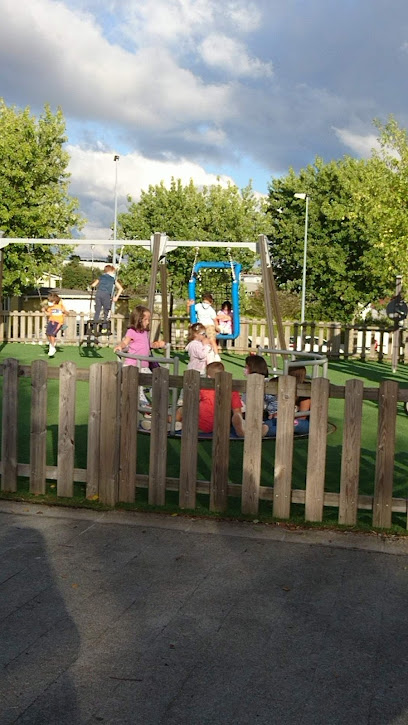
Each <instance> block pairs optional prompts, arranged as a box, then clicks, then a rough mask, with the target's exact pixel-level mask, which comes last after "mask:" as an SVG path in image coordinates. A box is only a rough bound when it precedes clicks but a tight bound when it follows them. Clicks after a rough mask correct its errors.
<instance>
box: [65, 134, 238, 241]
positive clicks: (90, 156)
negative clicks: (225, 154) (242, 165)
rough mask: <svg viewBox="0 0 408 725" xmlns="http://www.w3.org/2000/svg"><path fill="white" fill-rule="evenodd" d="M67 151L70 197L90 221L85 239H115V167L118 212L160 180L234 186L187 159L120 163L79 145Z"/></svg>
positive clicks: (123, 159)
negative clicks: (174, 179)
mask: <svg viewBox="0 0 408 725" xmlns="http://www.w3.org/2000/svg"><path fill="white" fill-rule="evenodd" d="M67 151H68V152H69V154H70V157H71V160H70V164H69V169H68V170H69V172H70V173H71V180H70V181H71V184H70V194H71V195H72V196H76V197H78V198H79V200H80V202H81V210H82V212H83V213H84V215H85V216H86V217H87V218H88V223H87V225H86V227H85V228H84V229H83V231H82V234H83V236H84V237H85V238H86V239H110V238H111V236H112V231H111V225H112V224H113V218H114V206H115V178H116V169H115V164H117V199H118V213H120V212H123V211H127V208H128V205H127V201H126V200H127V196H128V195H130V196H131V197H132V199H133V200H134V201H138V199H139V198H140V193H141V191H142V189H143V190H145V191H147V189H148V187H149V185H150V184H152V185H154V184H159V183H160V182H161V181H163V182H164V183H165V184H166V186H168V185H169V184H170V181H171V178H172V177H174V178H176V179H181V180H182V182H183V183H184V184H188V182H189V181H190V179H193V181H194V183H195V184H196V185H197V186H204V185H209V184H215V183H220V184H222V185H223V186H227V184H228V182H230V183H234V182H233V179H231V177H228V176H221V177H220V178H219V180H218V179H217V176H216V175H215V174H209V173H207V172H206V171H205V169H204V168H203V167H202V166H200V165H199V164H196V163H193V162H191V161H187V160H185V159H179V160H175V159H170V158H169V159H168V160H165V161H157V160H152V159H147V158H144V157H143V156H141V155H140V154H138V153H136V152H134V153H130V154H127V155H121V156H120V159H119V161H117V162H114V160H113V157H114V154H113V152H110V153H108V152H106V151H95V150H88V149H83V148H80V147H79V146H68V147H67Z"/></svg>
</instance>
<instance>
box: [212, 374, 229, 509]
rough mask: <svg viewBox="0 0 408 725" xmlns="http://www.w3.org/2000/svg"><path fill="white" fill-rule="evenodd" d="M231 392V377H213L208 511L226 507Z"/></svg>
mask: <svg viewBox="0 0 408 725" xmlns="http://www.w3.org/2000/svg"><path fill="white" fill-rule="evenodd" d="M231 391H232V375H231V374H230V373H226V372H225V371H224V372H221V373H217V375H216V377H215V416H214V431H213V445H212V466H211V486H210V511H225V510H226V508H227V506H228V490H227V487H228V466H229V447H230V429H231Z"/></svg>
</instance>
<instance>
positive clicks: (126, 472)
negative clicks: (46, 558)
mask: <svg viewBox="0 0 408 725" xmlns="http://www.w3.org/2000/svg"><path fill="white" fill-rule="evenodd" d="M0 373H1V374H2V376H3V395H2V400H3V417H2V451H1V464H0V472H1V489H2V490H3V491H9V492H16V491H17V477H18V476H23V477H28V478H29V486H30V491H31V493H33V494H44V493H45V492H46V480H48V481H50V480H51V481H56V486H57V495H58V496H61V497H72V496H73V493H74V482H80V481H83V482H86V496H87V498H89V499H94V498H95V497H98V498H99V500H100V501H101V502H103V503H105V504H108V505H110V506H114V505H115V504H116V503H117V502H127V503H132V502H134V501H135V496H136V487H147V488H148V500H149V503H150V504H153V505H155V506H162V505H164V503H165V498H166V491H168V490H171V491H177V492H178V503H179V506H180V508H181V509H193V510H194V508H195V507H196V496H197V493H206V494H209V510H210V511H218V512H223V511H225V510H226V509H227V505H228V496H235V497H239V498H240V499H241V510H242V512H243V513H244V514H251V515H257V513H258V510H259V501H260V500H261V499H262V500H266V501H269V502H271V510H272V512H273V516H274V517H277V518H280V519H286V518H289V516H290V513H291V505H292V504H293V503H300V504H304V507H305V519H306V520H307V521H321V520H322V517H323V509H324V506H330V507H337V508H338V521H339V523H341V524H348V525H353V524H355V523H356V519H357V510H358V509H365V510H368V511H372V522H373V526H376V527H389V526H390V525H391V515H392V512H393V511H397V512H400V513H401V512H402V513H403V514H405V516H406V514H407V499H405V498H395V497H393V473H394V449H395V432H396V419H397V402H398V401H403V402H406V401H408V389H399V386H398V384H397V383H396V382H395V381H391V380H384V381H383V382H382V383H381V385H380V387H379V388H364V387H363V383H362V381H360V380H356V379H350V380H348V381H347V382H346V385H345V387H341V386H335V385H331V384H330V383H329V381H328V380H327V379H326V378H315V379H313V380H312V381H311V382H309V383H305V384H303V385H299V386H298V390H297V392H296V387H295V386H296V381H295V378H293V377H290V376H282V377H280V378H279V381H278V382H276V381H274V382H267V383H265V381H264V378H263V377H261V376H259V375H250V376H249V377H248V379H247V380H246V381H242V380H232V377H231V375H230V374H229V373H227V372H222V373H219V374H218V375H217V377H216V379H215V381H213V380H210V379H205V378H201V377H200V375H199V373H198V372H197V371H194V370H190V371H186V372H185V373H184V376H183V378H181V377H179V376H177V377H176V376H172V375H170V373H169V370H168V369H166V368H157V369H155V370H154V371H153V373H152V376H150V375H147V374H140V373H139V371H138V369H137V368H136V367H131V366H129V367H122V366H121V365H120V364H119V363H115V362H111V363H102V364H101V363H96V364H94V365H92V366H91V367H90V368H89V370H80V369H77V367H76V365H75V364H74V363H72V362H64V363H62V365H61V366H60V367H59V368H55V367H49V366H48V365H47V362H46V361H44V360H36V361H35V362H33V363H32V365H31V366H20V365H19V364H18V361H17V360H15V359H7V360H5V362H4V363H3V364H2V365H1V366H0ZM21 377H29V378H30V379H31V413H30V421H31V423H30V459H29V463H19V462H18V428H19V419H18V410H19V407H18V396H19V378H21ZM57 378H58V379H59V423H58V448H57V450H58V453H57V465H56V466H55V465H54V466H49V465H46V436H47V381H48V380H50V379H57ZM77 381H89V416H88V427H87V463H86V468H84V469H79V468H75V467H74V461H75V458H74V455H75V398H76V395H75V392H76V384H77ZM149 384H150V385H152V418H151V420H152V427H151V433H150V459H149V468H148V474H147V475H142V474H139V473H137V470H138V441H139V436H140V435H146V434H144V433H141V431H140V430H139V428H138V412H137V411H138V401H139V395H138V386H139V385H149ZM181 385H183V388H184V404H183V417H184V420H183V430H182V434H181V437H180V441H179V442H178V443H177V445H179V450H180V473H179V477H178V478H170V477H168V476H167V471H166V466H167V446H168V441H169V439H168V435H167V415H168V404H169V388H174V387H181ZM213 386H215V394H216V413H215V425H214V433H213V438H212V444H211V445H212V455H211V476H210V480H206V481H203V480H198V479H197V456H198V452H199V445H200V443H199V441H198V437H197V431H198V396H199V389H200V387H201V388H209V387H213ZM265 388H266V390H267V392H273V393H277V394H278V411H279V412H278V434H277V438H276V444H275V455H274V463H273V465H272V460H271V466H270V470H268V474H270V481H269V485H261V453H262V446H265V445H267V446H272V447H273V446H274V444H273V443H271V442H266V441H262V438H261V424H262V408H263V395H264V389H265ZM231 389H233V390H238V391H239V392H243V391H244V390H246V392H247V403H246V416H247V421H251V425H249V424H248V422H247V431H246V437H245V439H244V441H243V443H236V442H231V440H230V435H229V434H230V400H231ZM296 394H300V395H310V396H311V401H312V402H311V413H310V433H309V438H308V458H307V471H306V488H305V490H300V489H299V490H297V489H293V488H292V462H293V450H294V434H293V430H294V426H293V411H294V405H295V396H296ZM330 398H341V399H344V401H345V405H344V434H343V445H342V463H341V476H340V492H339V493H331V492H327V491H325V490H324V479H325V463H326V450H327V435H328V426H327V420H328V405H329V399H330ZM363 400H371V401H375V402H376V403H377V404H378V437H377V451H376V466H375V480H374V482H373V495H372V496H367V495H362V494H360V493H359V469H360V456H361V450H360V443H361V426H362V406H363ZM236 445H243V465H242V475H241V480H240V481H239V482H234V483H231V482H230V481H229V478H228V466H229V460H230V452H231V453H232V454H233V450H231V451H230V448H231V449H233V447H234V446H236ZM272 450H273V448H271V451H272ZM271 456H272V453H271ZM264 475H265V472H264Z"/></svg>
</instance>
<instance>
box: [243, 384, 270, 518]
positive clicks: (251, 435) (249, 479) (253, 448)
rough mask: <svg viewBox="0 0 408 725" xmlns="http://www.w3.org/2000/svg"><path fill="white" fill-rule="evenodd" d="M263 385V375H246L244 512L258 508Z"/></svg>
mask: <svg viewBox="0 0 408 725" xmlns="http://www.w3.org/2000/svg"><path fill="white" fill-rule="evenodd" d="M264 387H265V378H264V376H263V375H258V374H257V373H253V374H252V375H249V376H248V380H247V397H246V406H245V440H244V460H243V473H242V504H241V506H242V513H244V514H252V515H255V514H257V513H258V508H259V487H260V484H261V458H262V423H263V420H262V415H263V404H264Z"/></svg>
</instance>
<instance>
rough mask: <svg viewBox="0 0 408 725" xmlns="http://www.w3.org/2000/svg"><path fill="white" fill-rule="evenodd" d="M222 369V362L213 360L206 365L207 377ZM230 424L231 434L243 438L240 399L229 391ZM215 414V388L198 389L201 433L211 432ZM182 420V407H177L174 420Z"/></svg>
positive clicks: (199, 427)
mask: <svg viewBox="0 0 408 725" xmlns="http://www.w3.org/2000/svg"><path fill="white" fill-rule="evenodd" d="M223 370H224V365H223V364H222V362H213V363H210V364H209V365H207V377H208V378H215V376H216V374H217V373H221V372H222V371H223ZM231 411H232V415H231V424H232V431H231V432H232V433H233V435H236V436H238V437H239V438H243V437H244V435H245V427H244V421H243V418H242V401H241V398H240V395H239V393H237V392H236V391H233V392H232V393H231ZM214 414H215V390H200V398H199V405H198V430H199V432H201V433H212V432H213V430H214ZM182 420H183V409H182V408H179V409H178V410H177V414H176V421H177V422H181V421H182Z"/></svg>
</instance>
